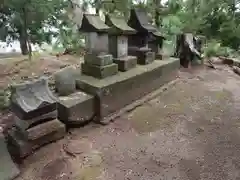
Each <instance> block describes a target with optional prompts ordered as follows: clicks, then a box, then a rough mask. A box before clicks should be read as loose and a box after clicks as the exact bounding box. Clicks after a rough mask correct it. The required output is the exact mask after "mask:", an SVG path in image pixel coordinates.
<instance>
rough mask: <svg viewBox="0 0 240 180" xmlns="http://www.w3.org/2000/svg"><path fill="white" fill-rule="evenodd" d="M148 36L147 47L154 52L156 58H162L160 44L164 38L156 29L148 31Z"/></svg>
mask: <svg viewBox="0 0 240 180" xmlns="http://www.w3.org/2000/svg"><path fill="white" fill-rule="evenodd" d="M149 36H150V37H149V41H148V47H149V48H151V49H152V51H153V52H154V53H155V58H156V59H159V60H162V59H163V57H162V46H163V41H164V40H165V38H164V37H163V36H162V35H161V33H160V32H158V31H156V32H153V33H150V35H149Z"/></svg>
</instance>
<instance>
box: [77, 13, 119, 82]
mask: <svg viewBox="0 0 240 180" xmlns="http://www.w3.org/2000/svg"><path fill="white" fill-rule="evenodd" d="M108 30H109V27H108V26H107V25H106V24H104V22H103V21H102V20H101V19H100V17H99V16H97V15H91V14H84V15H83V19H82V24H81V27H80V28H79V31H82V32H85V33H86V34H85V35H86V49H87V54H86V55H85V56H84V63H82V73H83V74H85V75H88V76H93V77H96V78H99V79H103V78H105V77H108V76H112V75H114V74H117V73H118V65H117V64H115V63H113V57H112V55H110V54H108V53H109V52H108Z"/></svg>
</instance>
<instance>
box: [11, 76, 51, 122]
mask: <svg viewBox="0 0 240 180" xmlns="http://www.w3.org/2000/svg"><path fill="white" fill-rule="evenodd" d="M11 109H12V111H13V112H14V113H15V114H16V116H18V117H19V118H20V119H23V120H28V119H32V118H35V117H38V116H41V115H43V114H47V113H50V112H52V111H55V110H56V97H54V96H53V94H52V92H51V91H50V89H49V87H48V80H47V78H44V77H42V78H40V79H38V80H35V81H32V82H27V83H22V84H17V85H13V86H12V88H11Z"/></svg>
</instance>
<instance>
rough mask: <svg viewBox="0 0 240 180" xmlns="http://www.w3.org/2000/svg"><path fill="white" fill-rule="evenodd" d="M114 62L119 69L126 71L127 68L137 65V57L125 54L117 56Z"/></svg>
mask: <svg viewBox="0 0 240 180" xmlns="http://www.w3.org/2000/svg"><path fill="white" fill-rule="evenodd" d="M114 63H116V64H117V65H118V70H119V71H122V72H124V71H128V70H129V69H132V68H134V67H136V65H137V57H135V56H126V57H123V58H118V59H115V60H114Z"/></svg>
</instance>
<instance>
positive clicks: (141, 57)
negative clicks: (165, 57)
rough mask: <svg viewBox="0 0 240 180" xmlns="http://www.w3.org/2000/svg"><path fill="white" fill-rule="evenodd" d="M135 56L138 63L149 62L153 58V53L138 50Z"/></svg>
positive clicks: (144, 63)
mask: <svg viewBox="0 0 240 180" xmlns="http://www.w3.org/2000/svg"><path fill="white" fill-rule="evenodd" d="M137 58H138V64H140V65H146V64H150V63H152V62H153V61H154V60H155V53H154V52H145V51H138V53H137Z"/></svg>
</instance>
